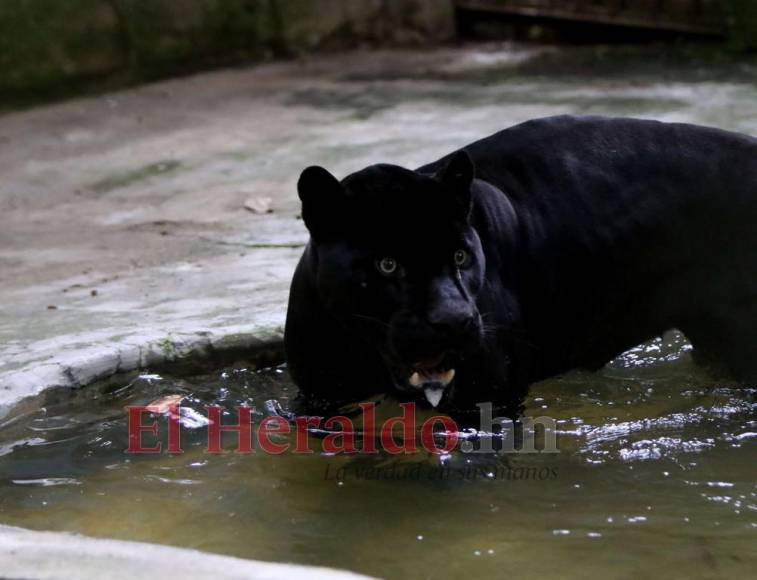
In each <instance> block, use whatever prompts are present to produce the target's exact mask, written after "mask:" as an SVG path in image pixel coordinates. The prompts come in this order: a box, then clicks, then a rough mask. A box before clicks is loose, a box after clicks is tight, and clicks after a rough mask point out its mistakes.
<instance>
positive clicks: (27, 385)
mask: <svg viewBox="0 0 757 580" xmlns="http://www.w3.org/2000/svg"><path fill="white" fill-rule="evenodd" d="M274 318H278V317H274ZM283 341H284V326H283V319H281V320H273V321H271V320H270V319H269V320H268V321H267V323H265V324H260V325H251V326H250V327H248V328H246V329H244V330H239V329H235V331H234V332H228V333H213V332H209V331H197V332H189V333H187V332H185V333H169V334H168V335H166V334H165V333H161V334H155V335H146V336H144V337H143V339H142V340H132V341H131V342H113V341H104V342H103V343H101V344H91V345H87V346H84V347H82V348H77V349H73V350H69V351H67V352H66V353H65V354H63V355H61V356H57V357H52V358H50V359H49V360H46V361H44V362H41V363H38V364H35V363H30V364H28V365H26V366H25V367H24V368H22V369H19V370H16V371H11V372H6V373H1V374H0V419H2V418H3V417H5V416H7V415H8V414H9V413H10V412H11V411H12V410H13V409H14V408H16V406H18V405H19V403H21V402H22V401H26V400H30V399H33V398H35V397H39V396H40V395H43V394H45V393H46V392H49V391H52V390H54V389H64V388H68V389H79V388H84V387H87V386H89V385H92V384H93V383H96V382H98V381H101V380H104V379H107V378H109V377H113V376H114V375H117V374H119V373H127V372H130V371H138V370H140V369H151V370H157V369H160V370H163V369H169V370H172V369H176V368H180V366H181V365H186V364H189V363H198V364H199V363H203V364H204V365H210V364H218V365H223V364H225V363H229V362H230V361H232V360H233V359H234V358H247V359H252V358H255V357H258V356H260V354H261V353H263V352H265V351H266V350H268V351H273V352H281V351H282V350H283Z"/></svg>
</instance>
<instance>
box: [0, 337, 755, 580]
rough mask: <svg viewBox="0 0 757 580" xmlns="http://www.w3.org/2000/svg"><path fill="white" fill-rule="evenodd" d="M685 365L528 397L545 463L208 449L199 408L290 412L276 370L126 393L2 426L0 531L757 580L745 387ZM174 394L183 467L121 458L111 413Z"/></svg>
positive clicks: (287, 557) (576, 572) (302, 559)
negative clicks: (554, 443) (550, 442)
mask: <svg viewBox="0 0 757 580" xmlns="http://www.w3.org/2000/svg"><path fill="white" fill-rule="evenodd" d="M687 351H688V347H687V345H686V344H685V343H684V342H683V341H682V339H681V337H680V336H678V335H675V334H670V335H669V336H666V337H665V338H664V339H660V340H656V341H653V342H651V343H649V344H647V345H645V346H643V347H639V348H637V349H634V350H632V351H630V352H629V353H626V354H625V355H624V356H623V357H621V358H620V359H618V360H617V361H615V362H614V363H613V364H611V365H609V366H608V367H607V368H606V369H604V370H603V371H602V372H600V373H596V374H589V373H573V374H570V375H568V376H565V377H562V378H559V379H556V380H551V381H547V382H544V383H542V384H539V385H537V386H536V387H535V388H534V389H533V390H532V396H531V397H530V399H529V401H528V407H527V411H526V414H528V415H533V416H536V415H546V416H550V417H553V418H555V419H556V420H557V421H558V425H559V434H558V447H559V453H556V454H519V455H507V456H501V455H500V456H496V457H492V456H486V457H484V456H481V455H477V456H472V455H470V454H464V453H462V452H460V451H455V452H453V453H452V454H451V455H450V456H447V457H439V456H438V455H430V454H428V453H420V454H414V455H407V456H401V457H400V458H399V459H397V458H396V457H392V456H389V455H387V454H386V453H381V454H378V455H375V456H366V455H352V456H333V455H328V454H324V453H322V452H320V450H319V449H320V448H319V446H320V441H321V440H320V439H314V440H313V445H312V447H313V448H314V449H316V452H315V453H313V454H312V455H301V454H294V453H285V454H282V455H269V454H266V453H263V452H260V450H258V451H257V452H256V453H254V454H251V455H241V454H236V453H231V452H229V453H227V454H223V455H213V454H208V453H206V452H205V446H206V431H205V428H204V426H205V421H204V416H205V414H206V413H205V410H204V405H207V404H217V405H220V406H222V407H224V408H226V409H232V408H233V407H235V406H237V405H240V404H250V405H253V406H255V407H256V408H263V404H264V401H266V400H269V399H274V398H275V399H278V400H279V401H280V402H281V404H282V405H284V406H285V407H286V405H287V404H288V401H289V400H290V399H291V397H292V396H293V395H294V394H295V392H296V390H295V388H294V387H293V386H292V385H291V384H290V383H289V382H288V380H287V375H286V372H285V370H284V369H281V368H278V369H264V370H260V371H248V370H244V369H235V370H228V371H226V372H223V373H221V372H218V373H215V374H210V375H207V376H198V377H193V378H191V379H179V378H172V377H168V376H162V377H158V376H157V375H142V376H141V377H140V378H135V379H133V380H126V379H124V380H123V381H122V382H121V383H117V384H115V385H113V384H112V385H110V386H109V387H108V388H105V389H92V390H86V391H82V392H80V393H77V394H75V395H71V396H67V397H62V398H61V400H59V401H58V402H55V403H50V404H48V405H47V406H46V407H45V408H43V409H41V410H39V411H35V412H33V413H32V415H31V416H28V415H27V416H25V417H21V418H16V419H15V420H11V421H7V422H6V423H5V424H2V425H0V522H1V523H6V524H13V525H20V526H25V527H30V528H36V529H53V530H68V531H75V532H81V533H84V534H88V535H93V536H107V537H115V538H123V539H137V540H144V541H150V542H158V543H165V544H173V545H177V546H184V547H191V548H198V549H202V550H209V551H213V552H220V553H224V554H231V555H235V556H241V557H247V558H258V559H263V560H278V561H288V562H297V563H307V564H319V565H328V566H335V567H340V568H347V569H351V570H355V571H359V572H363V573H367V574H372V575H376V576H381V577H391V578H422V577H424V578H425V577H461V576H463V575H465V576H468V577H473V576H476V575H480V576H482V577H484V576H485V577H490V576H495V575H496V576H503V575H505V574H507V575H508V576H509V577H514V578H521V577H534V576H535V575H538V574H545V575H548V576H549V577H561V578H586V577H604V578H630V577H642V578H643V577H652V576H653V577H664V576H667V577H683V576H686V577H688V578H712V577H716V576H717V577H720V576H726V575H727V576H730V577H734V578H747V577H753V576H754V570H755V567H756V566H757V549H756V546H757V463H756V462H755V459H756V458H757V455H756V454H755V452H757V391H755V390H754V389H750V388H739V387H736V386H734V385H728V384H725V383H718V382H717V381H715V380H714V379H711V378H709V377H707V376H706V375H704V374H703V373H701V372H700V371H698V370H697V369H696V368H695V367H694V366H693V364H692V363H691V361H690V355H689V354H688V352H687ZM176 394H179V395H184V396H186V398H185V399H184V401H183V403H182V404H183V409H184V410H183V411H182V417H183V432H182V437H183V440H182V442H183V448H184V453H183V454H181V455H168V454H160V455H143V456H137V455H129V454H126V453H125V452H124V450H125V448H126V446H127V431H126V413H125V411H124V407H125V406H127V405H142V404H148V403H150V402H151V401H153V400H155V399H158V398H160V397H164V396H166V395H176ZM381 409H382V411H381V413H382V416H383V415H385V414H388V415H391V414H395V411H398V409H395V407H394V406H393V404H392V403H391V402H389V401H384V402H383V403H382V406H381ZM262 416H263V413H261V412H259V411H256V412H255V414H254V419H255V422H256V423H257V422H259V421H260V420H261V419H262ZM148 419H149V417H146V419H145V421H146V422H148ZM227 419H228V418H227ZM227 419H225V420H227ZM228 420H229V421H230V419H228ZM161 426H162V427H164V425H162V424H161ZM287 440H288V441H289V442H292V443H293V441H294V437H293V436H292V437H289V438H288V439H287V438H282V437H281V436H279V437H278V438H277V441H278V442H282V441H287ZM145 442H147V443H150V442H151V441H150V440H149V436H145ZM224 442H225V446H226V447H228V448H229V449H232V448H233V447H234V446H235V440H234V437H231V438H227V439H224ZM392 466H394V467H392ZM398 466H399V467H398ZM379 467H382V468H384V470H383V471H381V470H378V469H376V468H379ZM340 468H343V469H342V470H341V471H340ZM442 468H446V471H445V470H444V469H442ZM474 468H475V469H474ZM534 468H535V469H534ZM529 469H530V471H529ZM337 474H338V475H340V476H341V481H340V480H339V478H338V477H337ZM440 474H444V475H440ZM534 474H542V476H543V477H542V476H538V475H534ZM545 474H546V475H545Z"/></svg>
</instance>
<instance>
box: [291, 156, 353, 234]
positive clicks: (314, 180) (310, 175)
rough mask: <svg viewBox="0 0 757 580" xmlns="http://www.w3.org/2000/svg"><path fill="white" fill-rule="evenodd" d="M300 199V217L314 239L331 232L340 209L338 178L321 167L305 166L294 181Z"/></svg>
mask: <svg viewBox="0 0 757 580" xmlns="http://www.w3.org/2000/svg"><path fill="white" fill-rule="evenodd" d="M297 193H298V194H299V196H300V199H301V200H302V220H303V221H304V222H305V226H306V227H307V228H308V230H309V231H310V235H311V236H313V238H314V239H323V238H325V237H328V236H329V235H334V233H335V232H336V229H337V225H338V223H339V214H340V213H341V211H342V210H343V203H342V202H343V201H344V197H345V190H344V187H342V184H341V183H339V180H338V179H337V178H336V177H334V176H333V175H331V173H329V172H328V171H326V170H325V169H324V168H323V167H319V166H317V165H312V166H310V167H308V168H306V169H305V170H304V171H303V172H302V174H301V175H300V179H299V181H298V182H297Z"/></svg>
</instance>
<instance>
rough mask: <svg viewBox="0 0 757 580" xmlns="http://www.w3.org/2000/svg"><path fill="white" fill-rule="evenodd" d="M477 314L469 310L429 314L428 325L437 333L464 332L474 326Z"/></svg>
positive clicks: (451, 333)
mask: <svg viewBox="0 0 757 580" xmlns="http://www.w3.org/2000/svg"><path fill="white" fill-rule="evenodd" d="M477 319H478V316H477V315H476V313H475V312H473V311H471V310H466V311H462V312H460V311H453V312H443V313H434V314H430V315H429V316H428V317H427V320H428V323H429V325H431V327H432V328H433V329H434V330H435V331H436V332H439V333H443V334H446V335H457V334H465V333H467V332H470V331H472V330H473V329H474V328H475V325H476V320H477Z"/></svg>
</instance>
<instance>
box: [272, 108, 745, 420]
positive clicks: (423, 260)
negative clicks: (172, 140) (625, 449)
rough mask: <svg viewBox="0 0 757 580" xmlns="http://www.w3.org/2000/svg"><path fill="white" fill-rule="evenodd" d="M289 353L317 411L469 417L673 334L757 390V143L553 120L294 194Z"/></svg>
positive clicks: (705, 131)
mask: <svg viewBox="0 0 757 580" xmlns="http://www.w3.org/2000/svg"><path fill="white" fill-rule="evenodd" d="M298 191H299V196H300V198H301V200H302V217H303V220H304V222H305V225H306V226H307V228H308V230H309V231H310V236H311V238H310V242H309V244H308V245H307V247H306V249H305V251H304V254H303V256H302V259H301V260H300V262H299V265H298V266H297V269H296V272H295V274H294V279H293V281H292V287H291V293H290V298H289V310H288V314H287V321H286V333H285V343H286V353H287V357H288V364H289V369H290V371H291V374H292V377H293V379H294V380H295V382H296V383H297V384H298V386H299V387H300V389H301V392H302V393H303V395H304V396H305V397H311V398H312V400H320V401H327V402H333V403H344V402H348V401H358V400H363V398H365V397H368V396H372V395H375V394H377V393H385V392H394V393H396V394H398V395H399V397H400V398H401V399H405V400H415V399H417V400H419V401H427V402H428V403H430V404H431V405H432V406H435V407H436V406H437V405H439V406H440V408H442V409H444V410H449V411H450V412H453V411H454V410H460V411H466V410H473V411H475V410H476V408H475V405H476V403H478V402H484V401H487V402H488V401H491V402H494V403H495V404H496V405H498V406H499V407H505V408H507V407H513V406H517V405H518V402H519V401H521V400H522V398H523V396H524V395H525V393H526V392H527V388H528V385H529V384H530V383H533V382H535V381H538V380H541V379H544V378H547V377H550V376H553V375H557V374H560V373H563V372H566V371H568V370H571V369H575V368H587V369H597V368H600V367H601V366H602V365H604V364H606V363H607V362H608V361H610V360H611V359H613V358H614V357H615V356H617V355H618V354H620V353H621V352H623V351H624V350H627V349H628V348H631V347H633V346H635V345H637V344H639V343H641V342H643V341H645V340H647V339H649V338H652V337H655V336H657V335H659V334H661V333H662V332H664V331H665V330H667V329H670V328H678V329H680V330H682V331H683V332H684V334H685V335H686V336H687V337H688V339H689V340H690V341H691V342H692V344H693V347H694V354H695V357H696V359H697V360H698V361H700V362H702V363H704V364H707V365H709V366H711V367H714V368H717V369H719V370H722V371H726V372H728V373H729V374H730V375H732V376H734V377H737V378H740V379H744V380H753V379H755V378H757V327H756V326H755V323H757V140H755V139H753V138H751V137H748V136H745V135H740V134H737V133H731V132H726V131H722V130H718V129H712V128H706V127H699V126H694V125H687V124H678V123H662V122H657V121H647V120H637V119H620V118H619V119H613V118H601V117H571V116H559V117H550V118H546V119H537V120H533V121H528V122H526V123H523V124H520V125H517V126H515V127H512V128H509V129H505V130H503V131H500V132H499V133H496V134H494V135H491V136H490V137H487V138H485V139H482V140H480V141H476V142H475V143H472V144H470V145H467V146H465V147H463V148H462V149H460V150H458V151H455V152H453V153H450V154H449V155H447V156H445V157H443V158H441V159H439V160H438V161H435V162H433V163H430V164H428V165H425V166H423V167H420V168H419V169H416V170H409V169H404V168H402V167H398V166H394V165H385V164H379V165H372V166H370V167H367V168H365V169H363V170H361V171H357V172H356V173H353V174H351V175H349V176H347V177H346V178H344V179H343V180H342V181H341V182H340V181H338V180H337V179H336V178H335V177H333V176H332V175H331V174H330V173H328V172H327V171H326V170H325V169H323V168H321V167H308V168H307V169H305V170H304V171H303V173H302V175H301V177H300V179H299V183H298Z"/></svg>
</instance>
